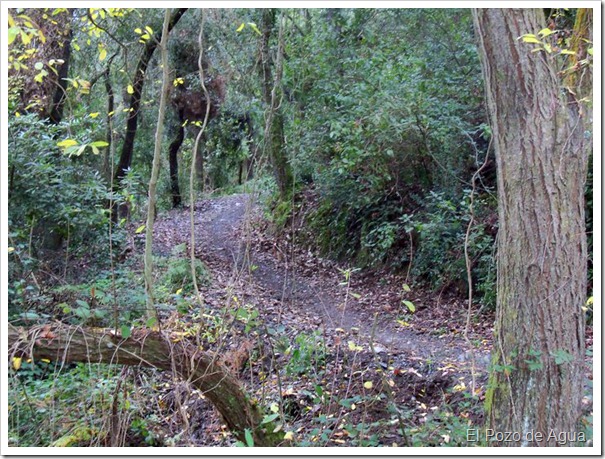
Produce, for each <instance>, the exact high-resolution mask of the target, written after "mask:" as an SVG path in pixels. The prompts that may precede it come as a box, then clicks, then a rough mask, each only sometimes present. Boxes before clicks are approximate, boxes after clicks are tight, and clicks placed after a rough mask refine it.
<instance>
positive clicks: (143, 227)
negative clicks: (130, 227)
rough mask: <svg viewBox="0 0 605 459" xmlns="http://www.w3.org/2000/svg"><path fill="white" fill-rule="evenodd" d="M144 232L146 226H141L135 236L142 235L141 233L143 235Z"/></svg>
mask: <svg viewBox="0 0 605 459" xmlns="http://www.w3.org/2000/svg"><path fill="white" fill-rule="evenodd" d="M144 230H145V225H141V226H139V227H138V228H137V229H136V231H135V234H140V233H142V232H143V231H144Z"/></svg>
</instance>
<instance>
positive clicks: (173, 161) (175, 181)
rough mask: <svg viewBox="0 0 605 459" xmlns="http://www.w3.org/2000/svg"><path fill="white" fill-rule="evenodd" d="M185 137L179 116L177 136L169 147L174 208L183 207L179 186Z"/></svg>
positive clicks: (171, 191)
mask: <svg viewBox="0 0 605 459" xmlns="http://www.w3.org/2000/svg"><path fill="white" fill-rule="evenodd" d="M184 139H185V128H184V127H183V120H182V118H181V117H179V126H178V131H177V134H176V137H175V138H174V140H173V141H172V142H171V143H170V146H169V147H168V165H169V168H170V193H171V194H172V208H173V209H176V208H177V207H181V203H182V198H181V189H180V187H179V158H178V153H179V149H180V148H181V145H182V144H183V140H184Z"/></svg>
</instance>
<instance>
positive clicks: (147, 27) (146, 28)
mask: <svg viewBox="0 0 605 459" xmlns="http://www.w3.org/2000/svg"><path fill="white" fill-rule="evenodd" d="M145 30H146V31H147V32H149V35H153V29H152V28H151V27H149V26H145Z"/></svg>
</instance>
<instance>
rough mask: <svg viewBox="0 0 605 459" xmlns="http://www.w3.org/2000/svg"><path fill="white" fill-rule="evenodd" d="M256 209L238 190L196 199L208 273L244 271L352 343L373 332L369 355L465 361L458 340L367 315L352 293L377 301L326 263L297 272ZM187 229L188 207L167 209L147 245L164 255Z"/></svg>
mask: <svg viewBox="0 0 605 459" xmlns="http://www.w3.org/2000/svg"><path fill="white" fill-rule="evenodd" d="M258 212H259V209H258V207H257V206H255V205H254V203H253V202H252V200H251V198H250V197H249V196H248V195H243V194H240V195H232V196H225V197H220V198H215V199H210V200H205V201H202V202H200V203H198V204H196V206H195V217H194V218H195V220H194V221H195V224H194V226H195V239H196V254H198V256H199V257H200V258H201V259H203V261H204V262H205V263H206V264H207V265H209V266H210V268H211V269H213V270H217V269H218V270H223V271H224V272H231V273H232V274H231V275H232V276H236V275H238V274H239V275H245V276H247V277H248V279H249V281H250V282H251V283H252V284H254V285H253V286H252V289H253V290H254V289H257V290H259V291H261V292H262V293H263V295H264V296H268V297H269V298H272V299H273V300H274V301H276V302H279V304H280V305H281V306H280V307H281V309H280V311H283V314H284V315H285V316H287V317H289V318H290V319H291V320H294V321H300V323H301V324H302V323H306V324H309V323H311V324H313V325H314V326H315V327H317V328H323V329H325V330H326V331H328V332H331V333H336V329H339V328H341V329H343V330H345V331H347V332H349V333H351V334H352V335H357V338H358V339H359V340H360V341H366V342H367V341H369V340H370V339H371V337H372V336H373V337H374V339H373V342H374V343H375V349H376V351H377V352H389V353H391V354H403V355H409V356H414V357H416V358H422V359H430V360H432V361H435V362H439V363H444V362H455V363H456V364H457V365H462V366H467V365H469V364H470V361H469V360H470V356H471V353H470V352H469V351H468V346H467V343H466V341H465V340H464V339H462V337H460V336H452V335H451V334H442V336H436V335H432V334H429V333H417V332H416V331H414V330H413V329H412V327H411V326H410V327H401V326H398V325H397V322H396V320H395V319H396V317H395V316H394V315H393V314H386V313H382V314H377V315H376V318H375V316H374V313H373V312H372V308H368V307H364V304H362V303H361V302H360V301H358V300H357V299H356V298H355V296H357V295H358V296H359V297H360V298H365V299H366V304H367V302H368V301H370V302H371V301H373V300H378V298H372V295H374V296H375V295H376V291H365V289H364V286H363V285H361V284H360V285H357V286H355V289H354V292H353V293H354V295H351V292H350V291H349V292H348V293H347V288H346V286H342V285H341V284H342V283H343V280H344V277H343V274H342V273H341V272H339V270H338V269H337V267H335V266H334V265H333V264H331V263H329V262H326V263H323V264H322V263H319V264H318V265H316V266H311V267H305V266H304V264H303V266H302V267H303V268H306V269H302V270H301V269H300V268H301V266H300V264H299V265H297V263H296V260H291V259H288V257H285V256H284V255H283V253H282V252H280V251H278V250H277V249H276V247H271V246H269V247H267V245H268V244H266V243H265V244H264V245H263V244H262V243H259V240H258V237H257V236H258V235H256V236H255V232H253V231H251V224H250V222H251V221H252V219H253V218H254V216H255V215H258V214H257V213H258ZM189 227H190V223H189V211H188V210H173V211H170V212H169V213H167V214H165V215H163V216H162V217H161V218H159V219H158V221H157V223H156V225H155V234H156V236H157V237H155V241H156V242H155V246H154V250H155V251H156V252H157V253H160V254H163V255H168V254H170V252H171V250H172V248H173V247H174V246H176V245H178V244H182V243H188V242H189ZM255 237H256V238H257V239H256V240H255ZM265 242H267V241H265ZM269 245H270V244H269ZM417 306H419V305H417ZM260 307H262V304H261V305H260ZM368 309H370V311H368ZM281 314H282V312H280V316H281ZM486 356H487V354H486V353H485V352H484V353H476V354H475V358H476V359H477V361H478V366H479V367H485V364H486V362H487V357H486Z"/></svg>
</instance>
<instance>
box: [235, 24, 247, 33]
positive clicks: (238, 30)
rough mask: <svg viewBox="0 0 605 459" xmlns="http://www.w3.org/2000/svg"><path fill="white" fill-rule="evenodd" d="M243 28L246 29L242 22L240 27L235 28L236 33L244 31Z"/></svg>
mask: <svg viewBox="0 0 605 459" xmlns="http://www.w3.org/2000/svg"><path fill="white" fill-rule="evenodd" d="M244 27H246V24H244V23H243V22H242V25H240V26H239V27H238V28H237V30H236V32H241V31H242V30H244Z"/></svg>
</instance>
